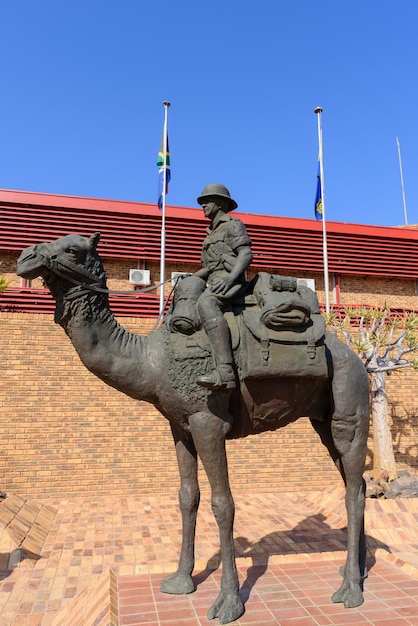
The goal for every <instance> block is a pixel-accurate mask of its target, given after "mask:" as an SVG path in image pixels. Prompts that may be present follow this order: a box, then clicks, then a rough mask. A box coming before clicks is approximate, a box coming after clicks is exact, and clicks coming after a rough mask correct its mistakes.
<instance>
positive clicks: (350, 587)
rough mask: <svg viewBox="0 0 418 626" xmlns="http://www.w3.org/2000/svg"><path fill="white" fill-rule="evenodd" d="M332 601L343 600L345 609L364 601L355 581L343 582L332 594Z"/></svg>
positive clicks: (352, 607)
mask: <svg viewBox="0 0 418 626" xmlns="http://www.w3.org/2000/svg"><path fill="white" fill-rule="evenodd" d="M332 601H333V602H334V603H337V602H344V606H345V608H346V609H354V608H355V607H356V606H360V605H361V604H363V602H364V598H363V592H362V590H361V589H360V585H358V584H357V583H343V584H342V585H341V587H340V588H339V589H338V591H336V592H335V593H334V595H333V596H332Z"/></svg>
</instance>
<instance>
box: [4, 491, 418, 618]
mask: <svg viewBox="0 0 418 626" xmlns="http://www.w3.org/2000/svg"><path fill="white" fill-rule="evenodd" d="M235 501H236V520H235V545H236V551H237V556H238V571H239V577H240V583H241V592H240V593H241V594H242V598H243V600H244V603H245V607H246V613H245V614H244V616H243V617H241V618H240V619H239V620H237V621H236V622H235V623H236V624H247V625H249V624H263V625H269V624H279V625H280V626H287V625H292V626H304V625H305V624H306V625H307V626H308V625H311V624H312V625H313V624H315V625H322V624H324V625H325V624H338V625H342V624H355V625H356V626H359V625H361V624H373V625H374V626H397V625H399V626H400V625H408V624H409V625H414V626H418V499H396V500H385V501H381V500H367V509H366V532H367V535H368V546H369V564H370V572H369V577H368V578H367V580H366V581H365V586H364V587H365V602H364V604H363V605H362V606H361V607H358V608H357V609H344V608H343V607H342V606H341V605H339V604H332V603H331V595H332V593H333V591H335V589H336V588H337V587H338V586H339V580H340V579H339V574H338V568H339V567H340V565H341V564H342V562H343V559H344V551H345V526H346V518H345V509H344V502H343V491H342V490H336V491H335V492H334V493H332V494H327V493H326V492H313V493H309V494H302V495H301V494H262V493H257V494H251V495H248V494H239V493H236V494H235ZM43 504H44V505H47V506H48V508H52V509H55V511H56V515H55V518H54V519H53V521H52V523H51V527H50V529H49V532H48V533H47V535H46V538H45V541H44V543H43V546H42V548H41V549H40V554H39V558H38V559H37V560H34V559H33V558H32V559H29V558H23V559H22V560H20V558H19V557H20V554H21V553H20V552H19V550H16V543H14V542H13V537H11V536H10V535H8V533H7V529H6V530H4V531H3V532H2V533H1V535H0V568H1V569H2V571H0V624H1V625H2V626H17V625H23V626H61V625H62V626H96V625H97V626H99V625H100V626H101V625H102V624H115V625H116V624H118V623H119V624H120V625H128V624H130V625H131V626H132V625H134V624H143V625H144V626H156V625H158V626H174V624H175V625H176V626H192V625H193V626H198V625H199V626H200V625H203V624H208V623H218V620H214V622H208V621H207V619H206V612H207V610H208V608H209V607H210V605H211V603H212V602H213V600H214V599H215V598H216V596H217V593H218V588H219V578H220V571H219V569H217V568H218V566H219V552H218V531H217V526H216V523H215V521H214V519H213V516H212V513H211V510H210V503H209V497H208V495H207V494H204V495H203V497H202V502H201V506H200V511H199V517H198V524H197V542H196V568H195V573H194V575H195V583H196V586H197V589H196V591H195V593H193V594H190V595H187V596H169V595H165V594H162V593H160V591H159V583H160V580H161V578H162V577H163V576H164V575H165V574H166V573H171V572H173V571H174V570H175V569H176V563H177V557H178V552H179V547H180V513H179V510H178V506H177V497H176V496H165V497H159V498H152V497H143V498H139V497H138V498H135V497H129V498H123V497H121V498H115V497H109V498H74V499H67V500H60V501H53V500H48V501H43ZM0 507H1V503H0ZM22 554H23V555H24V553H22Z"/></svg>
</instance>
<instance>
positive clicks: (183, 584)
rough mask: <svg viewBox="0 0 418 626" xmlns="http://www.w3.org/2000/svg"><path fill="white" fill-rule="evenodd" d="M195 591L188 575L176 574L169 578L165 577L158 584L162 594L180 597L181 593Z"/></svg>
mask: <svg viewBox="0 0 418 626" xmlns="http://www.w3.org/2000/svg"><path fill="white" fill-rule="evenodd" d="M194 590H195V587H194V584H193V580H192V577H191V576H189V575H188V574H180V573H179V572H176V573H175V574H171V576H166V577H165V578H163V579H162V581H161V584H160V591H162V593H173V594H177V595H180V594H182V593H193V591H194Z"/></svg>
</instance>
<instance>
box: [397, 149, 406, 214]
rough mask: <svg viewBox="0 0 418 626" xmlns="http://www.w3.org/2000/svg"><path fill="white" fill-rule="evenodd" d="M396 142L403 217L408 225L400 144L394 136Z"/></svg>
mask: <svg viewBox="0 0 418 626" xmlns="http://www.w3.org/2000/svg"><path fill="white" fill-rule="evenodd" d="M396 143H397V144H398V158H399V171H400V173H401V186H402V200H403V214H404V217H405V226H408V215H407V212H406V198H405V187H404V184H403V172H402V159H401V144H400V143H399V139H398V138H397V137H396Z"/></svg>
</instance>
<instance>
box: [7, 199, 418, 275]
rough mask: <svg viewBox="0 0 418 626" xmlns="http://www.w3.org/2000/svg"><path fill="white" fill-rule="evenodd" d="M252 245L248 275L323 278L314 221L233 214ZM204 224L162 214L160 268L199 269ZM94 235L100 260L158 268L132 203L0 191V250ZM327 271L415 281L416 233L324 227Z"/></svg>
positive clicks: (149, 214)
mask: <svg viewBox="0 0 418 626" xmlns="http://www.w3.org/2000/svg"><path fill="white" fill-rule="evenodd" d="M236 215H237V216H239V217H240V219H242V221H243V222H244V223H245V224H246V226H247V229H248V232H249V234H250V237H251V239H252V241H253V252H254V261H253V267H255V268H257V267H271V268H277V270H278V271H282V272H283V271H292V270H293V271H295V270H299V271H310V272H321V271H322V270H323V251H322V225H321V223H320V222H317V221H316V220H313V219H312V220H308V219H297V218H286V217H276V216H266V215H253V214H243V213H236ZM206 226H207V221H206V220H205V219H204V217H203V215H202V212H201V211H200V210H199V209H191V208H181V207H171V206H168V207H167V212H166V260H167V261H168V262H181V261H187V262H196V263H198V262H199V259H200V250H201V245H202V240H203V238H204V235H205V227H206ZM95 231H100V232H101V233H102V239H101V242H100V247H99V251H100V253H101V254H102V256H104V257H113V258H130V259H136V258H140V259H146V260H159V258H160V240H161V214H160V213H159V211H158V209H157V207H156V206H153V205H150V204H144V203H137V202H124V201H115V200H101V199H95V198H81V197H74V196H58V195H50V194H41V193H30V192H21V191H10V190H0V250H15V251H20V250H22V249H23V248H25V247H26V246H28V245H31V244H34V243H39V242H41V241H48V240H52V239H55V238H57V237H61V236H63V235H66V234H68V233H70V232H77V233H80V234H85V235H90V234H92V233H93V232H95ZM327 244H328V245H327V249H328V267H329V271H330V272H335V273H339V274H362V275H374V276H392V277H399V278H401V277H403V278H412V277H414V278H415V277H418V231H417V230H412V229H405V228H386V227H379V226H365V225H357V224H346V223H341V222H328V223H327Z"/></svg>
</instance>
